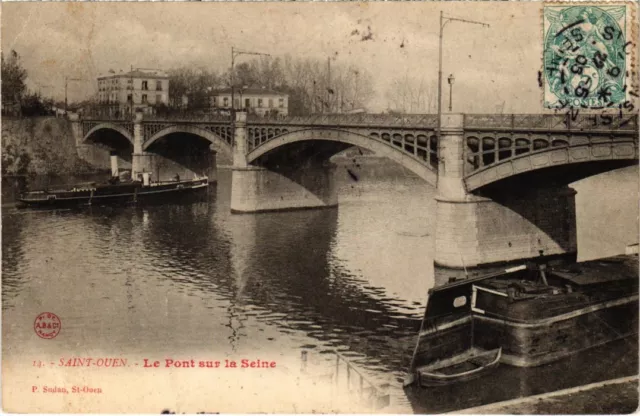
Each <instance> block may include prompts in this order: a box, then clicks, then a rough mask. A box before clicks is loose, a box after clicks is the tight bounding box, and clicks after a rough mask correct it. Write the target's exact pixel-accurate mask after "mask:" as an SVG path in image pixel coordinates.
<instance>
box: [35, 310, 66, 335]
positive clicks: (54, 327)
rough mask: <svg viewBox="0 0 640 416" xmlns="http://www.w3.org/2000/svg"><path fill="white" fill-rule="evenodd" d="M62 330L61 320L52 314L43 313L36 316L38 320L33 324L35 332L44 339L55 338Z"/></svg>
mask: <svg viewBox="0 0 640 416" xmlns="http://www.w3.org/2000/svg"><path fill="white" fill-rule="evenodd" d="M60 328H62V322H60V318H58V315H56V314H55V313H51V312H42V313H41V314H40V315H38V316H36V320H35V321H34V322H33V330H34V331H36V334H37V335H38V336H39V337H40V338H44V339H51V338H55V337H56V336H57V335H58V334H59V333H60Z"/></svg>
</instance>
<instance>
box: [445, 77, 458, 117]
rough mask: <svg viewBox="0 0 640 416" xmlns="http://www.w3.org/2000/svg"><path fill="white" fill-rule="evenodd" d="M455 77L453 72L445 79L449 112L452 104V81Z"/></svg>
mask: <svg viewBox="0 0 640 416" xmlns="http://www.w3.org/2000/svg"><path fill="white" fill-rule="evenodd" d="M455 80H456V79H455V77H454V76H453V74H450V75H449V78H447V81H449V112H451V108H452V104H453V82H454V81H455Z"/></svg>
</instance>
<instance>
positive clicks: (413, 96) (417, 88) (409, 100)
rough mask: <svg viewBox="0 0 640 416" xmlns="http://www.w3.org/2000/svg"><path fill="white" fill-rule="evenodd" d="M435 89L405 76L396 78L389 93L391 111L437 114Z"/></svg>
mask: <svg viewBox="0 0 640 416" xmlns="http://www.w3.org/2000/svg"><path fill="white" fill-rule="evenodd" d="M434 90H435V88H434V87H433V86H432V85H429V84H428V83H426V82H425V80H424V78H421V79H420V80H418V79H415V78H411V77H409V75H407V74H405V75H403V76H402V77H399V78H396V79H395V80H394V81H393V82H392V83H391V86H390V87H389V90H388V91H387V94H386V96H387V100H388V101H389V109H390V110H394V111H397V112H399V113H432V112H435V110H436V109H435V106H436V101H437V99H436V94H435V93H434Z"/></svg>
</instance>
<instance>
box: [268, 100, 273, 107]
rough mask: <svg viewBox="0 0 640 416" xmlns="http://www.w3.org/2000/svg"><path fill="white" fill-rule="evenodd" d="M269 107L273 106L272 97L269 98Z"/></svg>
mask: <svg viewBox="0 0 640 416" xmlns="http://www.w3.org/2000/svg"><path fill="white" fill-rule="evenodd" d="M269 108H273V98H269Z"/></svg>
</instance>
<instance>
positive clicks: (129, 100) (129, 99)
mask: <svg viewBox="0 0 640 416" xmlns="http://www.w3.org/2000/svg"><path fill="white" fill-rule="evenodd" d="M132 99H133V97H132V96H131V94H127V102H128V103H130V102H131V100H132Z"/></svg>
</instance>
